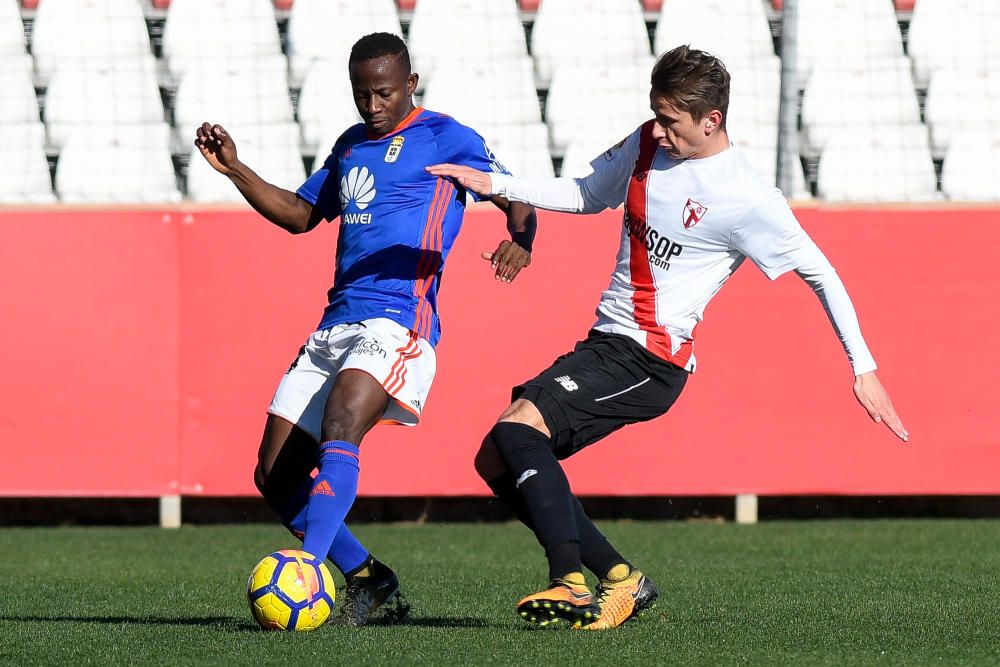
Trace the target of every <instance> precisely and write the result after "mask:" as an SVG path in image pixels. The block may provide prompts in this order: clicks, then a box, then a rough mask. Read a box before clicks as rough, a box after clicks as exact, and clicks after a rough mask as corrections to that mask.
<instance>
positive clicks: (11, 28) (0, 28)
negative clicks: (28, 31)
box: [0, 0, 26, 59]
mask: <svg viewBox="0 0 1000 667" xmlns="http://www.w3.org/2000/svg"><path fill="white" fill-rule="evenodd" d="M18 4H19V3H18V2H17V0H0V56H2V57H3V58H4V59H6V58H9V57H11V56H17V55H20V54H22V53H24V52H25V45H26V42H25V39H24V24H23V23H22V22H21V11H20V9H19V8H18Z"/></svg>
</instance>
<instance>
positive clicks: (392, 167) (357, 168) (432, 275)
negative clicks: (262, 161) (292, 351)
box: [298, 107, 508, 345]
mask: <svg viewBox="0 0 1000 667" xmlns="http://www.w3.org/2000/svg"><path fill="white" fill-rule="evenodd" d="M442 162H450V163H454V164H462V165H467V166H470V167H474V168H476V169H479V170H482V171H494V172H499V173H508V172H507V170H506V169H505V168H504V167H503V166H502V165H501V164H500V163H499V162H497V160H496V158H495V157H494V156H493V154H492V153H491V152H490V150H489V148H488V147H487V146H486V143H485V142H484V141H483V138H482V137H481V136H479V135H478V134H477V133H476V132H475V131H474V130H472V129H470V128H468V127H466V126H464V125H462V124H461V123H459V122H457V121H455V120H454V119H452V118H450V117H449V116H445V115H443V114H439V113H435V112H433V111H427V110H426V109H422V108H419V107H418V108H417V109H415V110H414V111H413V112H412V113H410V114H409V115H408V116H407V117H406V118H405V119H403V121H402V122H401V123H400V124H399V126H398V127H397V128H396V129H395V130H394V131H392V132H390V133H389V134H387V135H385V136H382V137H378V138H372V137H370V136H369V135H368V133H367V130H366V128H365V126H364V125H363V124H358V125H355V126H354V127H352V128H350V129H349V130H347V131H346V132H345V133H344V134H343V135H342V136H341V137H340V138H339V139H338V140H337V143H336V144H334V146H333V151H332V153H331V154H330V156H329V157H328V158H327V159H326V162H325V163H324V164H323V168H322V169H320V170H319V171H317V172H316V173H314V174H313V175H312V176H310V177H309V179H308V180H306V182H305V183H303V184H302V187H300V188H299V189H298V195H299V196H300V197H302V198H303V199H305V200H306V201H308V202H309V203H311V204H313V205H314V206H316V207H318V210H319V211H320V213H321V214H322V215H323V217H324V218H325V219H326V220H330V221H332V220H334V219H335V218H336V217H337V216H340V236H339V238H338V240H337V268H336V272H335V274H334V279H333V287H332V288H331V289H330V291H329V305H327V307H326V310H325V311H324V312H323V319H322V320H321V321H320V325H319V328H320V329H325V328H328V327H332V326H335V325H337V324H343V323H345V322H360V321H362V320H366V319H372V318H376V317H386V318H389V319H391V320H394V321H395V322H398V323H399V324H401V325H402V326H404V327H406V328H408V329H411V330H412V331H414V332H416V333H417V335H419V336H421V337H423V338H425V339H426V340H427V341H429V342H430V343H431V345H437V342H438V340H439V339H440V337H441V324H440V322H439V320H438V307H437V295H438V290H439V289H440V286H441V273H442V271H443V269H444V263H445V260H446V259H447V257H448V252H449V251H450V250H451V247H452V244H454V242H455V238H456V237H457V236H458V232H459V229H460V228H461V226H462V218H463V216H464V215H465V195H466V191H465V190H464V189H463V188H461V187H458V186H456V185H455V184H454V183H453V182H451V181H449V180H446V179H442V178H438V177H436V176H432V175H431V174H428V173H427V172H426V171H424V167H427V166H428V165H432V164H438V163H442Z"/></svg>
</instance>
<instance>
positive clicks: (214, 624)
mask: <svg viewBox="0 0 1000 667" xmlns="http://www.w3.org/2000/svg"><path fill="white" fill-rule="evenodd" d="M0 621H17V622H22V623H99V624H101V625H176V626H185V625H195V626H201V627H206V628H213V629H215V630H223V631H226V632H260V631H261V630H260V628H259V627H257V624H256V623H253V622H251V621H249V620H245V619H241V618H234V617H232V616H193V617H171V616H69V615H66V616H3V615H0ZM329 625H332V626H336V625H339V624H337V623H336V622H331V623H330V624H329ZM368 626H369V627H389V626H399V627H420V628H494V627H495V628H499V627H505V626H504V625H503V624H501V623H490V622H489V621H486V620H484V619H481V618H456V617H448V616H418V617H414V618H407V619H405V620H402V621H393V620H391V619H374V620H372V621H371V622H369V623H368ZM340 627H344V626H340Z"/></svg>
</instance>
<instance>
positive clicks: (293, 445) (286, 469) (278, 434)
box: [254, 414, 371, 575]
mask: <svg viewBox="0 0 1000 667" xmlns="http://www.w3.org/2000/svg"><path fill="white" fill-rule="evenodd" d="M315 466H316V440H315V438H313V437H312V436H311V435H309V434H308V433H307V432H306V431H304V430H303V429H301V428H300V427H298V426H296V425H295V424H293V423H291V422H289V421H287V420H285V419H283V418H281V417H278V416H277V415H274V414H269V415H268V416H267V421H266V422H265V425H264V434H263V437H262V438H261V443H260V449H259V450H258V453H257V465H256V466H255V468H254V483H255V484H256V486H257V489H258V490H259V491H260V493H261V495H262V496H263V497H264V500H265V501H267V503H268V504H269V505H270V506H271V507H272V508H273V509H274V510H275V511H276V512H277V513H278V516H280V517H281V521H282V523H283V524H284V525H285V527H286V528H288V530H289V531H290V532H291V533H292V534H293V535H295V536H296V537H298V538H299V539H300V540H301V539H302V538H303V536H304V535H305V528H306V525H305V515H306V502H307V500H308V498H309V491H310V490H311V489H312V476H311V473H312V470H313V469H314V468H315ZM327 558H329V559H330V560H331V561H332V562H333V564H334V565H335V566H336V567H337V568H338V569H339V570H340V571H341V572H343V573H345V575H346V574H347V573H350V572H352V571H354V570H357V569H360V568H361V567H362V566H363V565H364V563H365V562H366V561H368V560H369V559H370V558H371V555H370V554H369V552H368V550H367V549H366V548H365V547H364V546H363V545H362V544H361V543H360V542H359V541H358V539H357V538H356V537H354V535H353V534H352V533H351V531H350V530H348V528H347V527H346V526H344V527H343V528H342V529H341V530H340V531H338V533H337V537H336V538H335V539H334V541H333V546H332V547H331V548H330V551H329V553H328V554H327Z"/></svg>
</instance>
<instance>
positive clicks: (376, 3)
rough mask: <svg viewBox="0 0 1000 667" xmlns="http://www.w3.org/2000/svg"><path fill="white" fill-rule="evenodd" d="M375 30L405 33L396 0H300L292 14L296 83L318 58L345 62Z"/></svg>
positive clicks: (291, 55)
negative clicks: (359, 40)
mask: <svg viewBox="0 0 1000 667" xmlns="http://www.w3.org/2000/svg"><path fill="white" fill-rule="evenodd" d="M373 32H389V33H392V34H395V35H402V34H403V31H402V28H400V25H399V15H398V14H397V12H396V3H395V2H393V0H365V2H358V1H357V0H296V2H295V4H294V5H292V10H291V14H290V15H289V17H288V58H289V66H290V73H291V78H292V80H293V82H295V81H299V80H300V79H301V78H302V77H303V76H305V74H306V70H308V69H309V65H310V63H312V61H314V60H334V61H337V62H340V63H343V66H344V71H345V72H346V70H347V59H348V56H349V55H350V52H351V47H353V46H354V43H355V42H356V41H357V40H358V39H359V38H361V37H363V36H364V35H367V34H369V33H373Z"/></svg>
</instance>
